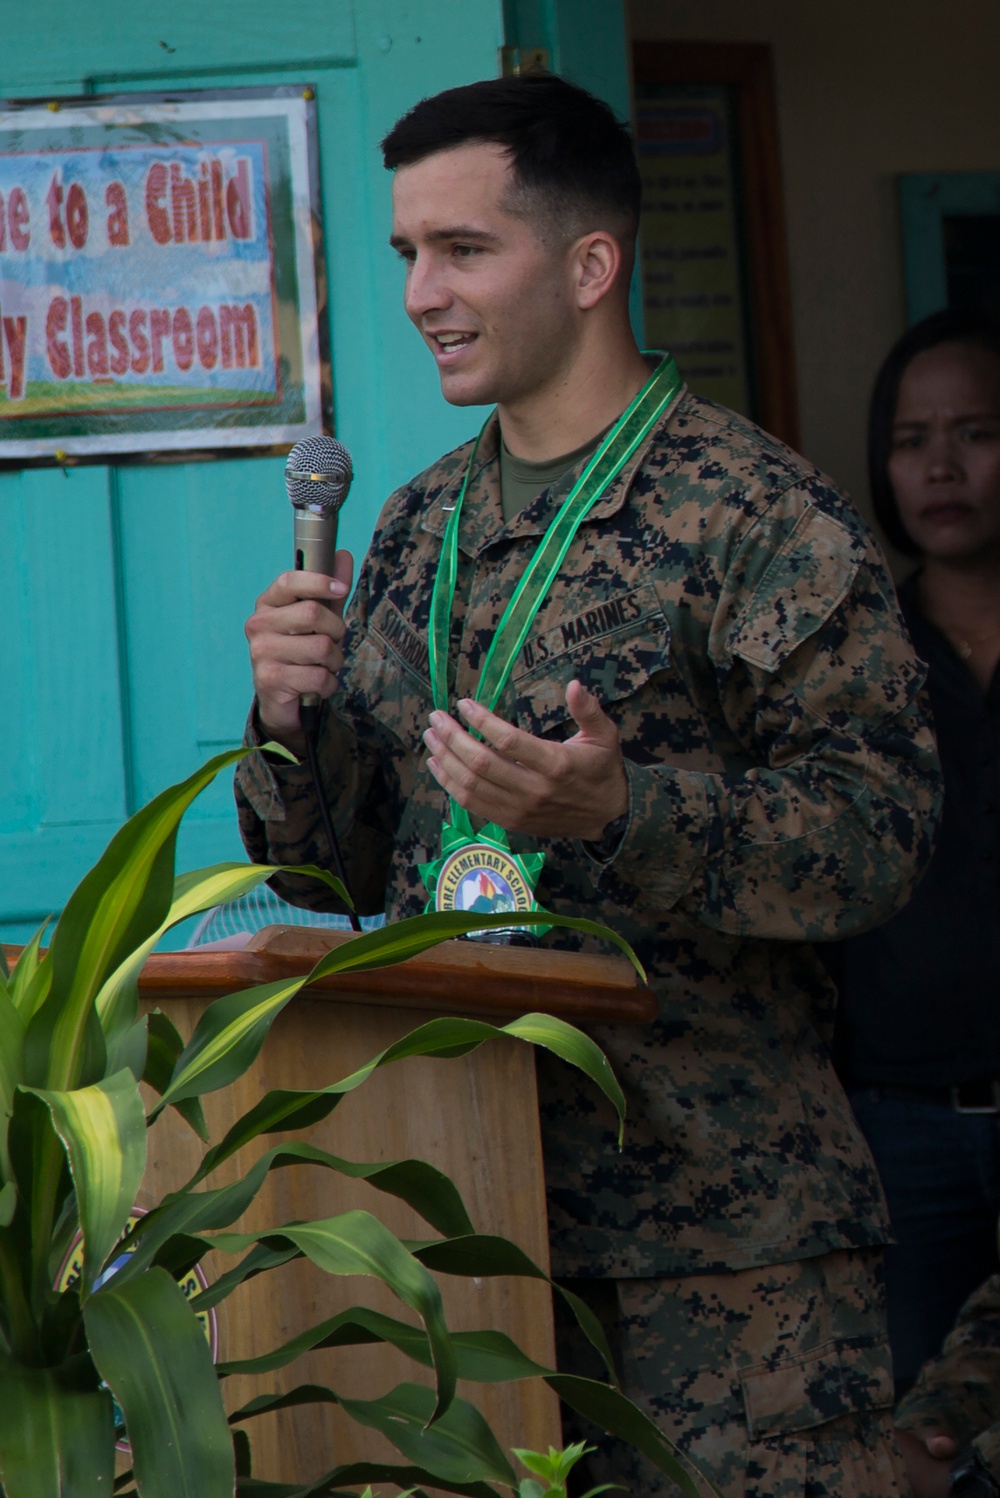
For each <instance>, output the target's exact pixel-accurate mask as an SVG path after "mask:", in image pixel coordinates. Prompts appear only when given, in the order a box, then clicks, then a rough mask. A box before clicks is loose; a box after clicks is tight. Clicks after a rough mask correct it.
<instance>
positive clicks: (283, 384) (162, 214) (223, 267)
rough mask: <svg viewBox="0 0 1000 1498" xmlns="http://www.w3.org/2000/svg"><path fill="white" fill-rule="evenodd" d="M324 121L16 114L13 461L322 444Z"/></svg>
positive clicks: (203, 108) (188, 97)
mask: <svg viewBox="0 0 1000 1498" xmlns="http://www.w3.org/2000/svg"><path fill="white" fill-rule="evenodd" d="M313 109H314V106H313V103H312V91H311V90H310V89H309V88H308V87H307V86H302V87H288V88H283V89H273V90H256V89H253V90H252V89H247V90H241V89H234V90H231V91H229V92H228V93H226V94H217V93H213V94H211V95H206V94H178V95H176V96H174V97H171V98H163V97H162V96H159V97H157V98H155V99H153V98H150V97H148V96H127V95H125V96H123V95H119V96H117V97H116V98H114V99H97V100H94V101H89V100H82V99H81V100H62V101H53V102H52V103H50V104H44V103H42V104H38V103H33V104H31V105H16V104H6V105H4V104H0V461H7V460H23V459H35V460H37V459H45V458H48V459H49V460H50V461H55V462H58V461H62V460H63V459H64V458H65V457H67V456H69V457H74V456H75V457H86V456H91V455H97V454H113V453H120V454H127V453H146V452H157V451H160V452H162V451H172V450H181V449H192V448H194V449H204V448H247V447H257V446H265V447H271V446H274V445H279V444H289V443H293V442H297V441H298V440H299V439H300V438H302V437H305V436H310V435H314V434H316V433H318V432H320V431H321V430H322V429H323V416H324V411H323V395H322V390H323V388H324V385H323V379H322V375H323V358H322V354H323V351H322V348H321V340H320V326H319V311H320V308H319V305H318V303H319V294H318V289H317V265H318V264H319V263H320V255H319V249H320V246H319V233H320V229H319V225H320V219H319V206H318V201H317V193H318V189H317V185H316V173H315V166H314V159H315V153H314V149H313V141H314V133H315V132H314V116H313Z"/></svg>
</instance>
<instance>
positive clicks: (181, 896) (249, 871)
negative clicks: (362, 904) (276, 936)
mask: <svg viewBox="0 0 1000 1498" xmlns="http://www.w3.org/2000/svg"><path fill="white" fill-rule="evenodd" d="M283 872H286V870H285V866H284V865H281V864H274V865H269V864H253V863H219V864H215V865H213V866H212V867H211V868H207V869H197V870H195V871H194V872H193V873H189V874H179V875H178V876H177V878H176V879H175V880H174V889H173V899H172V902H171V905H170V908H169V910H168V911H167V913H166V915H165V917H164V919H163V920H162V921H161V922H160V924H159V926H158V927H157V928H156V930H155V931H153V932H151V933H150V935H149V936H148V937H147V938H146V940H145V941H144V942H142V943H140V945H139V946H137V947H136V948H135V950H134V951H132V952H130V953H129V954H128V956H127V957H126V958H125V960H124V961H123V962H122V963H120V964H119V966H118V967H117V968H116V969H115V971H114V972H113V973H112V974H111V976H110V977H109V978H108V979H107V981H106V982H105V983H104V985H103V987H102V988H101V991H100V993H99V994H98V995H97V998H96V1000H95V1003H96V1005H97V1013H98V1015H99V1016H100V1020H101V1024H102V1025H103V1027H104V1033H105V1035H106V1036H108V1038H109V1043H110V1041H111V1039H112V1038H113V1037H114V1036H115V1035H117V1034H118V1033H119V1032H120V1031H121V1030H123V1029H127V1028H128V1027H129V1026H130V1025H131V1024H134V1022H135V1017H136V1015H137V1013H138V979H139V972H140V970H141V968H142V966H143V963H144V962H145V961H146V959H147V957H148V956H149V954H150V953H151V952H152V950H153V948H154V947H155V946H156V944H157V942H158V941H160V939H161V938H162V937H163V936H164V935H165V934H166V933H167V932H168V931H169V930H170V929H171V928H172V927H173V926H176V925H178V924H179V923H180V922H181V921H186V920H190V918H191V917H192V916H195V915H200V914H201V912H202V911H204V910H209V909H211V907H212V906H213V905H223V904H226V903H227V902H228V901H230V900H238V899H240V898H241V897H242V896H243V895H247V894H249V893H250V892H251V891H252V890H255V889H256V888H257V887H258V885H260V884H263V882H264V880H265V879H270V877H271V875H272V874H280V873H283ZM291 872H294V873H296V874H305V875H309V876H310V877H312V878H314V879H318V880H320V881H321V882H322V883H324V884H327V885H329V887H330V888H331V889H332V890H333V892H334V893H335V894H336V895H338V896H340V898H341V899H345V898H346V895H347V892H346V890H345V889H344V886H343V885H342V884H341V882H340V880H339V879H336V878H335V877H334V875H333V874H330V873H328V872H327V870H326V869H320V868H316V867H315V866H314V865H311V864H310V865H306V866H303V867H299V866H295V867H294V868H293V869H291Z"/></svg>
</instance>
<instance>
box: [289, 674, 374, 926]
mask: <svg viewBox="0 0 1000 1498" xmlns="http://www.w3.org/2000/svg"><path fill="white" fill-rule="evenodd" d="M299 712H300V718H301V722H302V728H303V730H304V732H305V736H306V763H307V764H308V766H309V774H310V775H311V777H312V783H313V793H314V795H315V797H316V804H317V806H318V807H319V816H320V821H321V822H322V824H323V831H324V833H325V834H326V840H327V843H328V845H329V848H330V863H331V864H332V869H331V873H333V874H335V875H336V877H337V878H338V879H339V880H340V882H341V884H342V885H343V886H344V890H345V892H346V894H347V918H348V920H349V921H350V923H351V930H352V931H357V932H359V933H360V931H361V922H360V920H359V919H358V913H357V911H356V910H355V908H354V901H353V900H352V898H351V890H350V886H349V885H348V883H347V874H346V872H345V870H344V860H343V858H342V857H341V853H340V844H339V843H338V841H337V834H336V833H335V832H334V830H333V818H332V817H331V815H330V803H329V802H328V801H327V799H326V791H325V790H324V788H323V781H322V778H321V776H320V773H319V703H318V702H308V703H307V702H303V704H302V706H301V708H300V710H299Z"/></svg>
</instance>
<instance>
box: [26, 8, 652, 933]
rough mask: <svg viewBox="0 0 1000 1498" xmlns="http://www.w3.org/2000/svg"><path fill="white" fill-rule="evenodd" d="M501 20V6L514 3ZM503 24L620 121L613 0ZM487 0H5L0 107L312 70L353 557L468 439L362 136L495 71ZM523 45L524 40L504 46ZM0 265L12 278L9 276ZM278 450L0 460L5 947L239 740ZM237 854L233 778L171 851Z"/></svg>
mask: <svg viewBox="0 0 1000 1498" xmlns="http://www.w3.org/2000/svg"><path fill="white" fill-rule="evenodd" d="M515 9H516V7H515ZM524 10H525V13H524V15H522V16H517V15H515V14H514V13H513V11H512V10H511V8H510V7H509V6H508V13H507V15H506V21H507V27H508V32H510V28H511V27H512V25H514V24H515V23H516V24H517V26H518V27H519V28H520V30H521V31H522V33H524V35H523V40H522V44H523V45H525V46H529V45H530V46H535V45H546V46H549V48H550V51H551V53H552V57H553V63H554V66H555V67H556V68H560V67H562V68H564V69H565V71H566V72H567V73H568V74H569V75H570V76H572V77H574V78H576V79H577V80H578V81H579V82H581V83H584V84H585V85H586V86H589V87H592V88H594V89H595V90H596V91H599V92H602V93H604V94H605V95H606V96H607V97H608V98H609V100H610V102H612V103H613V104H614V105H615V107H616V108H618V109H620V110H621V111H622V112H625V111H626V110H627V100H628V84H627V72H626V69H625V29H624V23H623V20H622V14H621V6H620V4H619V3H617V0H609V3H602V0H554V3H551V4H546V5H544V6H542V7H541V10H543V11H544V16H542V17H541V20H543V21H544V25H545V28H546V30H545V37H544V39H538V38H536V37H534V36H533V35H529V34H527V33H528V32H529V31H532V30H534V28H535V27H536V26H537V25H538V24H541V21H540V20H539V17H537V16H533V15H531V14H529V11H530V7H525V8H524ZM504 21H505V16H504V9H503V3H502V0H299V3H298V4H296V5H295V6H294V7H281V8H280V10H279V9H278V8H277V7H275V6H274V5H273V3H267V0H208V3H205V0H174V3H173V4H172V5H171V6H169V7H164V8H163V10H162V11H161V10H160V9H159V8H158V7H151V6H142V5H137V4H135V0H101V3H97V0H42V3H41V4H39V5H34V6H29V5H20V6H8V7H6V9H5V15H4V37H3V48H2V51H0V97H5V98H28V97H39V96H40V97H49V96H54V95H75V94H95V93H108V92H120V91H124V90H134V91H138V90H149V89H159V88H177V89H180V88H215V87H228V86H236V85H248V84H254V85H259V84H268V83H286V84H287V83H290V82H299V81H301V82H303V83H310V84H313V85H314V86H315V88H316V96H317V109H318V120H319V149H320V158H321V177H322V191H323V206H324V220H325V230H326V245H327V259H328V277H329V291H330V306H329V316H330V324H331V340H330V341H331V349H332V364H333V382H334V400H335V409H336V430H337V434H338V436H339V437H340V438H341V439H342V440H343V441H344V442H345V443H346V444H347V446H348V447H349V448H350V449H351V451H352V453H353V456H354V464H355V474H356V478H355V483H354V487H353V490H352V493H351V496H350V499H349V501H348V504H347V506H346V507H345V509H344V512H343V516H342V522H341V538H342V544H344V545H347V546H350V547H351V548H352V549H353V550H354V551H355V553H356V555H359V556H360V555H361V554H362V553H363V551H364V549H365V546H366V545H367V542H368V539H369V537H370V535H371V531H372V527H373V525H374V522H375V519H376V516H377V514H378V510H379V508H380V506H381V504H382V501H383V499H384V498H385V496H386V495H387V494H388V493H389V492H390V491H391V490H392V489H393V488H394V487H395V486H396V485H397V484H399V483H400V482H402V481H403V480H404V479H405V478H406V477H408V476H409V475H410V474H412V473H414V472H415V471H418V470H419V469H420V468H421V467H423V466H424V465H425V464H426V463H428V462H430V461H431V460H432V459H433V458H434V457H436V456H437V455H438V454H439V453H441V452H442V451H445V450H447V449H448V448H449V447H452V446H454V445H456V444H457V443H458V442H461V441H463V440H464V439H465V438H466V437H467V436H468V435H469V434H470V432H472V431H474V430H475V428H476V425H477V420H478V418H479V413H477V412H476V411H469V410H456V409H453V408H451V407H449V406H447V405H446V404H445V403H444V401H443V400H442V399H441V395H440V391H439V386H438V379H437V374H436V372H435V369H434V367H433V364H432V362H431V361H430V359H429V358H428V357H427V354H426V350H425V349H424V346H423V343H422V341H421V339H420V338H419V336H418V335H417V333H416V332H415V330H413V329H412V328H411V327H410V325H409V324H408V322H407V321H406V319H405V317H404V316H403V313H402V310H401V305H400V298H401V283H402V270H401V266H400V264H399V263H398V260H397V257H396V256H395V255H394V254H393V253H392V252H391V251H390V250H389V249H388V246H387V238H388V233H389V226H390V197H389V181H388V177H387V175H386V174H385V173H384V171H383V170H382V167H381V161H380V157H379V152H378V142H379V139H380V138H381V136H382V135H383V134H384V133H385V131H386V130H387V129H388V128H389V127H390V126H391V124H392V123H393V121H394V120H395V119H396V118H397V117H398V116H399V114H400V113H402V111H403V110H404V109H406V108H407V107H408V106H409V105H410V104H412V103H414V102H415V101H416V100H417V99H418V98H420V97H422V96H423V95H425V94H429V93H434V92H436V91H437V90H439V89H442V88H447V87H451V86H453V85H456V84H460V83H464V82H468V81H471V80H472V79H474V78H481V77H489V76H492V75H494V74H495V73H496V72H497V68H498V49H499V48H500V46H501V44H502V43H503V41H504V39H505V38H504ZM511 39H512V40H516V39H517V38H513V37H512V38H511ZM0 275H2V268H0ZM282 467H283V463H282V460H281V459H275V458H256V459H254V458H251V459H226V460H223V461H218V462H208V463H193V462H189V463H178V464H170V465H167V466H156V467H153V466H136V465H130V466H121V467H101V466H91V467H78V468H72V469H67V470H66V471H65V472H62V471H61V470H59V469H36V470H25V471H22V472H5V473H0V639H2V640H3V642H4V652H3V660H4V666H5V672H4V684H5V687H6V691H5V698H6V702H7V715H6V723H5V727H6V735H5V737H6V745H5V760H6V766H7V774H6V776H5V779H4V783H3V786H2V789H0V938H2V939H4V940H8V941H19V940H24V939H26V938H27V936H28V935H29V934H30V932H31V931H33V930H34V929H35V927H36V926H37V924H38V923H39V921H40V920H42V919H43V918H44V917H45V916H47V915H48V914H50V913H53V912H56V911H58V909H59V908H60V907H61V905H62V903H63V902H64V900H65V898H66V896H67V895H68V894H69V892H70V891H71V889H72V888H73V886H74V885H75V884H76V883H77V881H78V880H79V878H80V877H81V875H82V874H83V873H84V872H85V870H86V868H87V867H88V866H89V864H90V863H92V862H93V860H94V859H95V858H96V857H97V856H98V854H99V853H100V852H101V850H102V849H103V848H104V846H105V844H106V843H107V841H108V839H109V838H110V836H111V835H112V833H113V832H114V830H115V828H116V827H117V826H118V825H119V824H120V823H121V821H122V820H123V819H124V818H125V817H126V816H128V815H129V814H130V813H131V812H133V811H135V810H136V809H137V808H138V807H139V806H141V805H142V804H143V803H144V802H145V801H147V800H148V799H149V798H150V797H151V796H152V795H154V794H155V793H156V792H158V791H159V790H161V789H162V788H163V787H164V786H165V785H167V784H169V783H170V782H171V781H174V780H178V779H180V778H182V777H183V776H185V775H187V774H188V773H190V771H191V770H192V769H194V768H195V766H196V765H197V764H199V763H201V762H202V761H203V760H204V759H206V758H207V757H208V756H209V755H210V754H212V753H214V752H217V751H218V750H219V749H220V748H223V747H227V746H229V745H232V744H236V743H238V742H239V740H240V737H241V734H242V729H243V721H244V717H245V714H246V709H247V705H248V703H249V700H250V673H249V667H248V663H247V657H246V648H245V643H244V640H243V633H242V625H243V621H244V619H245V618H246V616H247V614H248V613H249V612H250V611H251V609H252V607H253V602H254V599H255V597H256V596H257V594H258V593H259V592H260V591H261V590H262V588H263V587H265V586H266V584H267V583H268V581H269V580H270V579H271V577H272V576H273V575H274V573H275V572H276V571H277V570H279V568H280V567H282V566H283V565H285V561H286V558H287V557H289V554H290V516H289V506H288V503H287V499H286V497H285V491H284V483H283V479H282ZM240 856H241V848H240V845H239V840H238V837H237V834H236V829H235V824H234V818H233V813H232V797H231V789H230V784H229V782H228V779H227V781H226V783H224V784H223V783H219V784H217V785H216V786H214V787H213V788H212V789H211V790H209V791H208V792H206V793H205V794H204V795H203V796H202V797H201V798H200V800H199V802H198V803H196V805H195V807H194V809H193V810H192V811H191V812H190V813H189V814H188V816H187V818H186V819H185V824H184V828H183V830H182V836H181V842H180V848H179V854H178V865H179V867H181V868H194V867H198V866H201V865H204V864H209V863H215V862H219V861H222V860H225V859H230V858H238V857H240Z"/></svg>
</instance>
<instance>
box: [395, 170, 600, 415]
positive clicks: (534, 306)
mask: <svg viewBox="0 0 1000 1498" xmlns="http://www.w3.org/2000/svg"><path fill="white" fill-rule="evenodd" d="M509 186H510V168H509V166H508V164H507V158H506V156H505V154H504V152H503V149H502V148H501V147H499V146H496V145H491V144H486V143H477V144H471V145H465V146H458V147H456V148H455V149H453V150H449V151H439V152H437V153H436V154H435V155H433V156H428V157H425V158H424V160H423V161H418V162H416V163H415V164H414V165H412V166H401V167H398V168H397V170H396V175H395V178H394V180H393V188H392V202H393V233H392V244H393V245H394V247H395V248H396V249H397V250H398V251H399V253H400V255H401V256H402V258H403V259H404V260H405V261H406V292H405V304H406V311H407V314H408V315H409V317H410V319H411V321H412V322H413V323H414V325H415V326H416V327H417V328H418V329H419V330H420V332H421V333H422V334H423V338H424V342H425V343H426V344H427V347H428V348H429V349H430V351H431V353H432V354H433V355H434V359H435V362H436V363H437V367H438V373H439V375H440V377H441V391H442V394H443V395H444V398H445V400H447V401H450V402H451V404H452V405H456V406H471V405H479V404H483V403H493V402H496V403H497V404H498V405H499V406H500V407H501V409H504V408H506V409H508V410H511V411H514V410H516V409H517V408H518V407H519V406H526V405H527V404H528V403H530V402H531V401H535V400H538V399H539V398H540V397H541V396H542V395H543V394H545V393H546V392H547V391H549V390H554V389H555V388H557V387H558V385H559V383H560V381H561V380H562V379H563V378H564V376H565V373H566V371H567V370H568V369H569V367H570V365H571V363H572V357H573V352H574V347H575V331H576V319H575V317H574V313H575V301H574V294H573V283H572V274H571V254H570V247H569V246H567V245H564V244H562V243H561V242H559V240H558V237H556V236H554V239H555V242H554V243H553V244H551V245H548V246H546V245H544V244H543V243H542V241H541V238H540V236H539V234H538V232H537V230H536V229H535V227H534V226H533V225H532V223H531V222H530V221H529V220H528V219H526V218H523V217H519V216H518V215H516V214H513V213H510V212H509V211H508V210H507V209H506V208H505V207H504V206H503V205H504V202H505V201H506V198H505V194H506V192H507V190H508V188H509Z"/></svg>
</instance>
